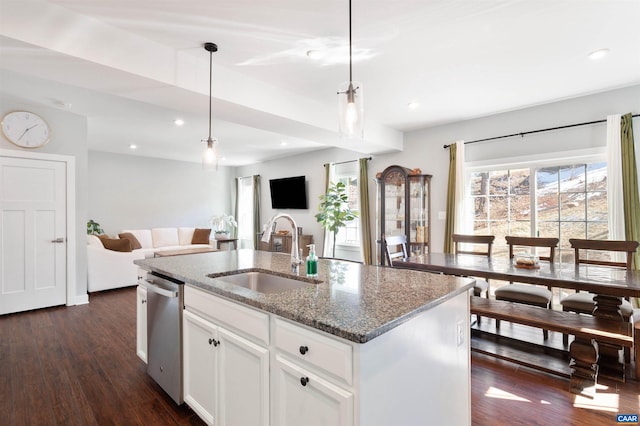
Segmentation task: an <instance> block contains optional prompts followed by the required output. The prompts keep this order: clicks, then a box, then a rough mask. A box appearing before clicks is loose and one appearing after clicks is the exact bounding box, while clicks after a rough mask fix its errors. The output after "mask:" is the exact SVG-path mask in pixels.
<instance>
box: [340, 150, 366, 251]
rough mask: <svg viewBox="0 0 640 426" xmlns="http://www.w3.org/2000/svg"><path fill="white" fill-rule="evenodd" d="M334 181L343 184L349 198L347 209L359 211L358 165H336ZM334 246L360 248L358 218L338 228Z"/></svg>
mask: <svg viewBox="0 0 640 426" xmlns="http://www.w3.org/2000/svg"><path fill="white" fill-rule="evenodd" d="M334 179H335V180H336V181H337V182H342V183H344V186H345V190H346V193H347V196H348V197H349V208H350V209H351V210H353V211H356V212H358V211H360V208H359V202H358V197H359V189H358V163H357V162H350V163H346V164H337V165H336V168H335V178H334ZM336 244H337V245H343V246H355V247H360V219H359V218H356V219H354V220H352V221H349V222H347V225H346V226H345V227H343V228H340V230H339V231H338V234H337V235H336Z"/></svg>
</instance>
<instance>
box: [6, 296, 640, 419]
mask: <svg viewBox="0 0 640 426" xmlns="http://www.w3.org/2000/svg"><path fill="white" fill-rule="evenodd" d="M135 305H136V293H135V289H134V288H127V289H122V290H113V291H106V292H100V293H94V294H92V295H91V296H90V304H88V305H82V306H74V307H70V308H66V307H59V308H50V309H42V310H37V311H32V312H26V313H19V314H12V315H5V316H0V424H1V425H12V426H13V425H111V424H113V425H184V424H193V425H196V424H198V425H199V424H203V423H202V422H201V421H200V420H199V419H198V418H197V416H196V415H195V414H194V413H193V412H192V411H191V410H190V409H189V408H188V407H186V406H185V405H183V406H180V407H178V406H176V405H175V403H173V401H172V400H171V399H170V398H169V397H167V396H166V395H165V394H164V393H163V392H162V390H161V389H160V388H159V387H158V386H157V385H156V384H155V382H154V381H153V380H151V379H150V378H149V377H148V376H147V374H146V372H145V365H144V363H143V362H142V361H141V360H140V359H138V357H137V356H136V355H135V342H136V338H135V332H136V327H135V309H136V306H135ZM471 386H472V389H471V397H472V418H473V424H474V425H491V426H494V425H607V424H615V423H616V418H615V416H616V414H618V413H627V414H629V413H631V414H637V413H639V412H640V384H639V383H638V382H637V381H629V382H627V383H624V384H622V383H602V384H601V385H600V389H599V390H598V394H597V397H596V398H595V399H593V400H592V399H588V398H581V397H577V396H576V395H573V394H571V393H569V392H568V389H569V383H568V380H567V379H563V378H558V377H555V376H551V375H547V374H544V373H540V372H537V371H532V370H528V369H526V368H523V367H519V366H517V365H514V364H511V363H507V362H504V361H499V360H496V359H493V358H489V357H486V356H483V355H478V354H474V355H473V356H472V371H471ZM452 397H455V396H452Z"/></svg>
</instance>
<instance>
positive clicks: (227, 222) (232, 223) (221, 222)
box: [209, 214, 238, 240]
mask: <svg viewBox="0 0 640 426" xmlns="http://www.w3.org/2000/svg"><path fill="white" fill-rule="evenodd" d="M209 222H210V223H211V227H212V229H213V234H214V238H215V239H216V240H226V239H229V238H230V236H231V232H232V231H233V230H234V229H235V228H236V227H237V226H238V223H237V222H236V219H235V218H234V217H233V216H231V215H230V214H223V215H220V216H212V217H211V220H210V221H209Z"/></svg>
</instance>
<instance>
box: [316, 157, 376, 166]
mask: <svg viewBox="0 0 640 426" xmlns="http://www.w3.org/2000/svg"><path fill="white" fill-rule="evenodd" d="M366 160H368V161H371V160H373V157H367V158H366ZM356 161H360V159H359V158H358V159H357V160H349V161H340V162H339V163H324V166H325V167H326V166H328V165H329V164H334V165H335V164H347V163H355V162H356Z"/></svg>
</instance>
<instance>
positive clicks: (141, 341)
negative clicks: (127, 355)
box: [136, 285, 147, 363]
mask: <svg viewBox="0 0 640 426" xmlns="http://www.w3.org/2000/svg"><path fill="white" fill-rule="evenodd" d="M136 295H137V296H136V301H137V306H136V354H137V355H138V357H139V358H140V359H141V360H143V361H144V362H145V363H146V362H147V289H146V288H145V287H143V286H140V285H139V286H138V288H137V290H136Z"/></svg>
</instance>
